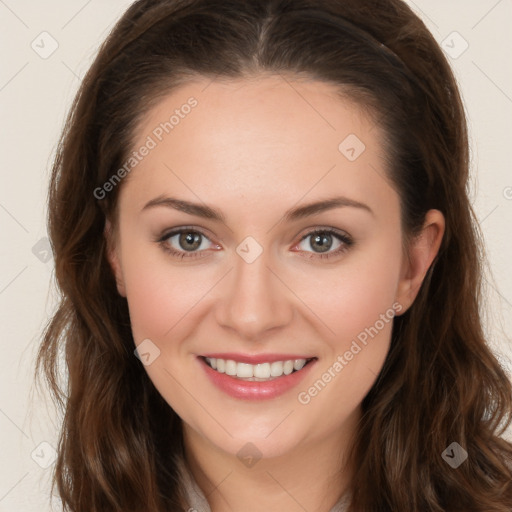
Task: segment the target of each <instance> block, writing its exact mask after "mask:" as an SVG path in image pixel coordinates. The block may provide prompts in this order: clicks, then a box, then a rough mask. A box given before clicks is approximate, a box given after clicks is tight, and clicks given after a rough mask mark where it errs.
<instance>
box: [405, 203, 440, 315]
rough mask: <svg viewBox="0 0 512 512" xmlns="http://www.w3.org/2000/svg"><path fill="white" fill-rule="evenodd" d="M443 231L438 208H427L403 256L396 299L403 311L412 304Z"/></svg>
mask: <svg viewBox="0 0 512 512" xmlns="http://www.w3.org/2000/svg"><path fill="white" fill-rule="evenodd" d="M444 231H445V219H444V215H443V214H442V213H441V212H440V211H439V210H429V211H428V212H427V214H426V216H425V222H424V224H423V228H422V230H421V232H420V233H419V234H418V235H417V236H416V237H415V238H414V239H413V240H412V241H411V242H410V245H409V247H408V254H407V255H406V256H405V257H404V258H403V261H402V268H401V272H400V281H399V283H398V287H397V295H396V300H397V301H398V302H399V303H400V304H402V306H403V310H402V311H401V312H400V314H403V313H405V312H406V311H407V310H408V309H409V308H410V307H411V305H412V304H413V302H414V300H415V299H416V296H417V295H418V292H419V291H420V287H421V284H422V283H423V280H424V278H425V275H426V274H427V272H428V270H429V268H430V266H431V265H432V262H433V261H434V258H435V257H436V256H437V253H438V251H439V247H440V246H441V241H442V239H443V235H444Z"/></svg>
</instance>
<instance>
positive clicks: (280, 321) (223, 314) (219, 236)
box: [107, 77, 428, 457]
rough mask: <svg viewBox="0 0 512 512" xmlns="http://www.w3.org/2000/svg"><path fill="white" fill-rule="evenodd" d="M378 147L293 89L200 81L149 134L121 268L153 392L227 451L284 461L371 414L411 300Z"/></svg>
mask: <svg viewBox="0 0 512 512" xmlns="http://www.w3.org/2000/svg"><path fill="white" fill-rule="evenodd" d="M172 116H173V117H172ZM380 136H381V134H380V131H379V129H378V128H377V127H376V126H375V125H374V124H373V123H372V122H371V120H370V119H368V118H365V117H364V116H363V115H362V112H361V110H360V109H359V108H358V107H357V106H356V105H355V104H354V103H352V102H350V101H348V100H342V99H340V97H338V96H337V95H336V90H335V88H334V87H333V86H331V85H329V84H326V83H321V82H314V81H311V82H309V83H306V82H301V83H299V82H297V81H291V80H285V79H284V78H282V77H272V78H271V77H260V78H259V79H257V80H256V79H255V80H251V81H249V80H245V81H241V80H240V81H231V82H224V83H221V82H217V81H213V82H211V83H210V82H207V81H206V80H205V81H204V82H201V81H198V82H194V83H189V84H187V85H185V86H182V88H180V89H179V90H177V91H174V92H173V93H172V94H169V96H168V97H166V98H165V99H164V100H163V101H162V102H161V103H159V104H158V106H157V107H155V108H154V109H153V110H152V111H151V112H150V113H149V114H148V115H147V117H146V118H145V119H144V122H143V123H142V124H141V126H140V129H139V130H138V131H137V138H136V142H135V144H134V146H133V151H135V152H136V153H137V154H136V155H132V156H133V158H134V159H136V160H132V162H131V163H132V164H133V163H136V165H135V166H134V167H133V169H132V170H131V171H130V172H129V175H128V176H127V177H126V178H124V180H125V182H123V183H122V184H121V185H118V186H121V187H122V188H121V190H120V196H119V204H118V207H119V210H118V212H119V217H118V221H119V225H118V231H117V233H116V235H117V236H116V239H115V248H114V249H115V250H114V251H113V252H112V253H111V254H110V256H109V257H110V261H111V263H112V266H113V268H114V270H115V272H116V276H117V282H118V289H119V292H120V293H121V294H122V295H124V296H126V298H127V301H128V305H129V310H130V318H131V323H132V329H133V336H134V339H135V344H136V345H139V344H141V343H142V345H141V347H140V354H141V360H142V361H143V362H144V365H145V366H144V368H145V370H146V371H147V373H148V375H149V377H150V379H151V380H152V382H153V383H154V385H155V387H156V388H157V389H158V391H159V392H160V393H161V395H162V396H163V397H164V399H165V400H166V401H167V402H168V403H169V405H170V406H171V407H172V408H173V409H174V410H175V411H176V412H177V413H178V414H179V416H180V417H181V418H182V419H183V421H184V422H185V428H186V429H189V431H190V432H194V434H195V435H199V436H200V437H201V439H203V441H204V442H206V443H209V444H210V445H211V446H214V447H215V448H216V449H220V450H223V451H224V452H228V453H231V454H233V455H234V454H237V453H238V452H239V450H240V449H241V448H242V447H244V446H252V445H246V443H249V442H250V443H252V444H253V445H255V446H256V447H257V449H258V450H259V452H260V453H261V454H263V456H268V457H270V456H276V455H280V454H285V453H287V452H290V451H291V450H293V449H294V448H296V447H298V446H299V445H301V444H304V443H316V442H319V441H320V440H322V439H324V438H327V437H328V436H333V435H335V432H339V431H340V429H341V428H343V426H344V425H345V426H346V425H348V424H349V422H350V421H352V422H353V420H354V418H357V417H358V414H359V411H360V409H359V406H360V403H361V401H362V399H363V398H364V396H365V395H366V393H367V392H368V391H369V389H370V388H371V386H372V384H373V383H374V381H375V380H376V378H377V375H378V374H379V371H380V370H381V367H382V365H383V363H384V360H385V358H386V354H387V351H388V348H389V344H390V336H391V328H392V318H393V315H394V314H395V313H403V312H404V311H405V310H406V309H407V308H408V307H409V305H410V303H411V301H412V300H413V297H412V296H411V290H410V289H411V281H410V280H409V275H410V269H409V270H408V268H409V267H408V266H407V265H406V262H407V259H406V258H404V257H403V254H402V233H401V228H400V207H399V196H398V195H397V193H396V192H395V190H394V189H393V188H392V187H391V185H390V183H389V182H388V181H387V179H386V178H385V171H384V161H383V151H382V146H381V141H380ZM144 147H145V148H146V149H142V148H144ZM122 174H123V173H121V176H122ZM107 188H108V187H107ZM327 200H332V203H331V204H330V205H329V204H328V203H324V202H325V201H327ZM313 203H318V205H317V206H314V207H313V206H310V207H309V208H306V205H310V204H313ZM213 211H215V212H216V215H215V216H214V215H213V214H212V212H213ZM178 230H182V233H181V234H180V233H178ZM315 230H317V231H318V233H315ZM427 259H428V258H427V256H425V258H424V260H425V261H426V260H427ZM425 266H427V265H426V263H425ZM425 270H426V269H425ZM413 295H414V294H413ZM134 348H135V347H134ZM134 357H135V356H134ZM206 358H210V365H213V366H216V367H217V369H213V368H211V367H210V366H209V364H208V362H207V361H206ZM296 360H297V361H296ZM304 360H306V361H307V364H306V365H305V366H304V367H303V368H302V369H299V370H295V368H300V367H301V365H302V364H304V362H305V361H304ZM286 361H292V363H290V362H286ZM248 363H253V364H252V365H251V364H248ZM294 364H295V366H293V365H294ZM292 367H293V370H294V371H293V372H292V373H291V374H289V372H290V371H292ZM222 371H223V372H224V373H221V372H222ZM226 372H227V373H226ZM235 372H236V375H233V373H235ZM229 374H231V375H229ZM247 375H253V377H252V379H254V375H256V376H257V378H258V380H247V379H244V378H240V377H243V376H247ZM279 375H281V376H279ZM244 449H248V448H244ZM251 449H253V448H251Z"/></svg>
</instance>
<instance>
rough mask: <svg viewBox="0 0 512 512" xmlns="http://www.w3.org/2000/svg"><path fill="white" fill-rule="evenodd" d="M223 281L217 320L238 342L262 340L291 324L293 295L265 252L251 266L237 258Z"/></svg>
mask: <svg viewBox="0 0 512 512" xmlns="http://www.w3.org/2000/svg"><path fill="white" fill-rule="evenodd" d="M226 281H227V282H226V283H225V284H224V286H225V287H224V289H223V291H222V294H223V296H222V298H221V299H220V300H219V301H218V308H217V310H216V318H217V321H218V323H219V325H221V326H222V327H224V328H226V329H230V330H233V331H234V332H235V333H236V336H237V338H238V339H246V340H251V341H255V340H259V339H263V338H264V337H265V334H266V333H267V332H268V331H270V330H275V329H278V328H280V327H281V328H282V327H284V326H286V325H288V324H289V323H290V322H291V320H292V317H293V302H292V300H291V297H293V293H292V292H291V291H290V289H289V288H287V286H286V285H285V284H284V283H283V281H284V280H283V279H282V278H280V276H279V275H278V274H277V272H276V271H274V270H273V269H272V268H271V267H270V265H269V261H268V259H267V258H266V252H265V251H263V253H262V254H261V255H260V256H259V257H258V258H257V259H256V260H255V261H253V262H252V263H247V262H246V261H245V260H244V259H243V258H241V257H238V256H237V257H236V259H235V268H234V269H233V271H232V272H230V273H229V276H226Z"/></svg>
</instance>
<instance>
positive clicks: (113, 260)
mask: <svg viewBox="0 0 512 512" xmlns="http://www.w3.org/2000/svg"><path fill="white" fill-rule="evenodd" d="M103 236H104V237H105V241H106V246H107V250H106V253H107V254H106V256H107V260H108V262H109V263H110V267H111V268H112V271H113V273H114V277H115V280H116V285H117V291H118V293H119V295H121V296H122V297H126V290H125V286H124V278H123V272H122V269H121V260H120V257H119V249H118V243H117V239H116V238H117V237H116V234H115V233H114V229H113V227H112V223H111V222H110V220H109V219H107V220H106V222H105V229H104V231H103Z"/></svg>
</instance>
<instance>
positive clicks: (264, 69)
mask: <svg viewBox="0 0 512 512" xmlns="http://www.w3.org/2000/svg"><path fill="white" fill-rule="evenodd" d="M467 178H468V143H467V134H466V124H465V118H464V113H463V106H462V103H461V99H460V96H459V92H458V90H457V86H456V83H455V80H454V77H453V75H452V72H451V70H450V68H449V65H448V64H447V61H446V59H445V57H444V56H443V53H442V51H441V50H440V48H439V46H438V45H437V44H436V42H435V40H434V39H433V37H432V36H431V34H430V33H429V32H428V30H427V29H426V28H425V26H424V24H423V23H422V22H421V21H420V20H419V19H418V18H417V17H416V16H415V15H414V14H413V12H412V11H411V10H410V9H409V8H408V7H407V5H405V4H404V3H403V2H402V1H400V0H386V1H385V2H382V1H378V2H377V1H376V0H364V1H361V0H358V1H356V0H349V1H341V0H337V1H327V0H324V1H315V2H311V1H302V0H300V1H290V0H288V1H287V0H260V1H250V2H249V1H234V0H227V1H226V0H224V1H222V2H217V1H201V0H196V1H194V0H181V1H178V0H174V1H170V0H167V1H165V0H140V1H138V2H136V3H134V4H133V5H132V6H131V8H130V9H128V11H127V12H126V13H125V15H124V16H123V17H122V19H121V20H120V21H119V23H118V24H117V25H116V27H115V28H114V30H113V31H112V33H111V34H110V36H109V37H108V39H107V41H106V42H105V43H104V45H103V46H102V48H101V49H100V51H99V54H98V56H97V58H96V60H95V62H94V63H93V65H92V67H91V69H90V70H89V72H88V74H87V76H86V77H85V79H84V81H83V83H82V86H81V89H80V91H79V94H78V95H77V98H76V100H75V103H74V104H73V108H72V111H71V114H70V116H69V119H68V121H67V125H66V128H65V132H64V134H63V138H62V142H61V145H60V149H59V152H58V155H57V158H56V161H55V164H54V168H53V175H52V181H51V186H50V197H49V205H50V213H49V233H50V237H51V241H52V244H53V249H54V255H55V262H56V276H57V279H58V284H59V286H60V288H61V290H62V301H61V303H60V307H59V309H58V310H57V312H56V314H55V316H54V317H53V319H52V320H51V322H50V323H49V325H48V328H47V330H46V333H45V339H44V342H43V344H42V346H41V349H40V352H39V355H38V369H41V368H42V369H44V371H45V375H46V377H47V379H48V381H49V383H50V385H51V388H52V390H53V392H54V394H55V396H56V398H57V399H58V400H59V401H60V404H61V405H62V406H63V408H64V411H65V416H64V422H63V426H62V432H61V442H60V445H59V450H58V453H59V457H58V460H57V464H56V470H55V483H56V484H57V486H58V490H59V493H60V496H61V498H62V501H63V504H64V505H65V507H66V508H67V509H68V510H71V511H85V510H87V511H102V512H104V511H109V510H112V511H114V510H116V511H117V510H123V511H164V510H165V511H170V510H172V511H178V510H182V511H183V510H190V511H191V510H206V511H208V510H211V511H213V512H222V511H225V510H237V511H238V510H243V511H244V512H251V511H253V512H254V511H260V510H265V511H268V510H288V511H292V510H310V511H313V510H314V511H326V512H327V511H331V512H333V511H347V512H355V511H358V512H363V511H364V512H370V511H372V512H373V511H375V512H384V511H394V512H396V511H408V512H410V511H418V512H419V511H427V510H428V511H434V510H435V511H450V512H453V511H465V512H467V511H470V510H471V511H473V510H474V511H485V512H490V511H507V510H510V509H511V507H512V483H511V482H512V478H511V477H512V464H511V456H512V446H511V445H510V443H508V442H507V441H505V440H504V439H502V438H501V437H500V435H501V434H502V433H503V431H504V430H505V428H506V427H507V425H508V424H509V423H510V413H511V412H512V393H511V384H510V382H509V381H508V380H507V376H506V374H505V373H504V372H503V370H502V369H501V367H500V365H499V363H498V362H497V360H496V358H495V357H494V355H493V354H492V352H491V351H490V349H489V348H488V346H487V345H486V342H485V339H484V335H483V331H482V326H481V321H480V317H479V304H480V300H481V299H480V296H479V286H480V279H481V270H480V268H481V261H482V255H481V242H480V238H479V234H478V228H477V226H476V223H475V218H474V215H473V212H472V209H471V206H470V203H469V200H468V197H467V195H466V183H467ZM61 346H62V347H64V349H65V355H66V363H67V371H68V376H69V377H68V391H67V393H64V392H63V391H62V389H60V388H59V385H58V382H57V380H58V379H57V370H58V359H57V357H58V350H59V347H61Z"/></svg>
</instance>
